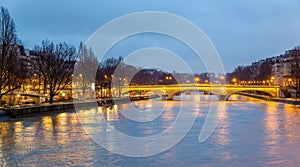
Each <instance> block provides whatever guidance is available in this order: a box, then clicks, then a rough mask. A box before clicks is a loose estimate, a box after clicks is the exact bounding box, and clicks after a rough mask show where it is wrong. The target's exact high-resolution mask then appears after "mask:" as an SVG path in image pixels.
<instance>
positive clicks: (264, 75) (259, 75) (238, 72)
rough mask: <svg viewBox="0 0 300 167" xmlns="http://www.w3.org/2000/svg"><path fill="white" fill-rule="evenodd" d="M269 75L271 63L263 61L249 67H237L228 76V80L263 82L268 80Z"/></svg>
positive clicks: (270, 73)
mask: <svg viewBox="0 0 300 167" xmlns="http://www.w3.org/2000/svg"><path fill="white" fill-rule="evenodd" d="M271 75H272V62H270V61H264V62H262V63H260V64H252V65H251V66H238V67H237V68H235V69H234V71H233V72H232V73H231V74H230V78H236V79H237V80H238V81H263V80H269V79H270V78H271ZM230 80H231V79H230Z"/></svg>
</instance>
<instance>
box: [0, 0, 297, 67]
mask: <svg viewBox="0 0 300 167" xmlns="http://www.w3.org/2000/svg"><path fill="white" fill-rule="evenodd" d="M1 5H2V6H5V7H7V8H8V9H9V11H10V14H11V16H12V18H13V19H14V21H15V23H16V26H17V33H18V36H19V38H20V39H21V40H22V42H23V43H24V45H25V46H26V47H28V48H33V46H34V45H37V44H39V43H40V42H41V41H42V40H43V39H50V40H53V41H55V42H58V41H66V42H69V43H71V44H74V45H76V46H78V45H79V42H80V41H83V42H84V41H86V40H87V39H88V38H89V37H90V36H91V35H92V33H93V32H95V31H96V30H97V29H98V28H99V27H101V26H102V25H104V24H105V23H107V22H108V21H110V20H112V19H114V18H117V17H119V16H122V15H125V14H129V13H133V12H142V11H161V12H170V13H173V14H176V15H179V16H181V17H183V18H186V19H188V20H189V21H191V22H193V23H194V24H196V25H197V26H198V27H199V28H200V29H202V30H203V31H204V32H205V33H206V35H207V36H208V37H209V39H210V40H211V41H212V43H213V44H214V46H215V47H216V49H217V51H218V53H219V55H220V57H221V59H222V61H223V64H224V67H225V71H227V72H230V71H232V70H233V69H234V68H235V67H236V66H237V65H247V64H250V63H251V62H253V61H257V60H260V59H263V58H266V57H271V56H276V55H279V54H282V53H284V52H285V51H286V50H288V49H292V48H293V47H295V46H297V45H300V1H299V0H284V1H283V0H272V1H270V0H266V1H261V0H252V1H244V0H217V1H210V0H188V1H180V0H170V1H162V0H126V1H117V0H109V1H102V0H89V1H79V0H63V1H62V0H51V1H50V0H1ZM141 38H146V39H147V40H140V41H139V42H138V43H139V45H141V46H140V47H136V45H134V46H132V45H129V44H127V45H124V46H123V47H124V48H125V46H126V48H127V49H128V47H130V46H132V48H131V49H130V48H129V49H128V50H127V51H124V49H123V51H124V53H118V52H120V51H114V52H115V53H114V54H118V55H122V54H125V55H126V54H127V55H128V54H130V53H131V52H133V51H134V50H137V49H140V48H141V47H146V46H147V47H158V46H159V45H161V44H162V43H165V42H166V41H170V45H173V43H174V42H172V41H171V40H170V39H165V38H164V37H163V38H162V41H164V42H157V41H159V40H158V39H159V37H157V36H155V37H153V38H154V40H151V37H149V34H148V35H146V37H139V38H137V39H141ZM130 41H131V42H134V41H136V40H133V39H130ZM143 41H148V42H149V41H150V42H149V43H150V44H149V43H147V45H146V44H145V45H143ZM153 41H156V42H153ZM136 42H137V41H136ZM151 42H153V43H151ZM154 43H155V44H154ZM175 43H176V42H175ZM175 45H179V44H177V43H176V44H175ZM160 47H162V48H164V47H167V48H168V46H165V45H162V46H160ZM116 48H117V47H116ZM181 48H183V50H184V49H186V48H184V46H183V47H176V49H177V51H174V52H176V53H178V54H182V55H181V56H182V57H183V58H184V59H187V60H188V61H191V62H193V60H192V59H193V58H190V57H189V54H190V52H188V51H182V52H181V51H180V49H181ZM169 49H170V50H172V48H169ZM121 50H122V49H121ZM183 54H184V56H183ZM122 56H124V55H122ZM189 59H190V60H189Z"/></svg>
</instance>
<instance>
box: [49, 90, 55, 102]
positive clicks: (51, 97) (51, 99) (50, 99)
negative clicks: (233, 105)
mask: <svg viewBox="0 0 300 167" xmlns="http://www.w3.org/2000/svg"><path fill="white" fill-rule="evenodd" d="M53 99H54V94H52V93H50V97H49V103H50V104H52V103H53Z"/></svg>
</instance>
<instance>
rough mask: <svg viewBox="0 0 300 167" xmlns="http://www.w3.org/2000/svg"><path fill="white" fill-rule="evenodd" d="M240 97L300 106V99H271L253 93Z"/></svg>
mask: <svg viewBox="0 0 300 167" xmlns="http://www.w3.org/2000/svg"><path fill="white" fill-rule="evenodd" d="M238 94H239V95H243V96H247V97H252V98H256V99H260V100H265V101H273V102H280V103H285V104H292V105H295V106H300V99H292V98H277V97H270V96H264V95H257V94H251V93H244V92H243V93H242V92H240V93H238Z"/></svg>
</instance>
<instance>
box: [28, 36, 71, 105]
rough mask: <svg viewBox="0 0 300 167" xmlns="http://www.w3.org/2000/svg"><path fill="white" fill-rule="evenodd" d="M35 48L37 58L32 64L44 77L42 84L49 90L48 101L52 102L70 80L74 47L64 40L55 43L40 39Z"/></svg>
mask: <svg viewBox="0 0 300 167" xmlns="http://www.w3.org/2000/svg"><path fill="white" fill-rule="evenodd" d="M35 49H36V51H37V52H38V54H39V58H38V60H36V62H35V63H34V64H35V67H36V70H37V71H38V72H39V73H40V74H41V75H42V76H43V78H44V85H45V86H46V88H47V89H48V90H49V102H50V103H52V102H53V98H54V96H56V95H58V94H59V92H60V90H63V89H65V88H66V86H67V85H69V84H70V83H71V81H72V77H71V76H72V74H73V69H74V65H75V60H76V57H77V55H76V49H75V47H74V46H71V45H68V44H66V43H65V42H63V43H59V44H56V45H55V44H54V43H53V42H50V41H49V40H44V41H42V43H41V45H40V46H36V47H35Z"/></svg>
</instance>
